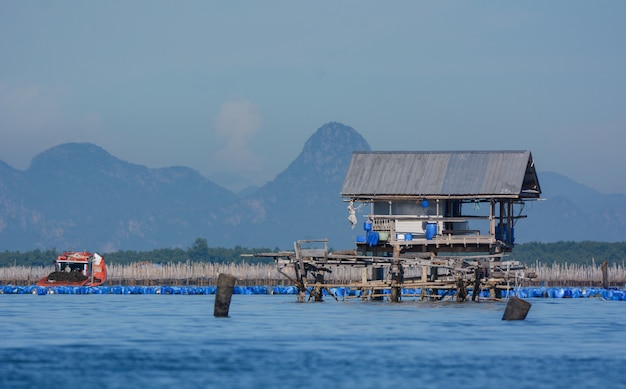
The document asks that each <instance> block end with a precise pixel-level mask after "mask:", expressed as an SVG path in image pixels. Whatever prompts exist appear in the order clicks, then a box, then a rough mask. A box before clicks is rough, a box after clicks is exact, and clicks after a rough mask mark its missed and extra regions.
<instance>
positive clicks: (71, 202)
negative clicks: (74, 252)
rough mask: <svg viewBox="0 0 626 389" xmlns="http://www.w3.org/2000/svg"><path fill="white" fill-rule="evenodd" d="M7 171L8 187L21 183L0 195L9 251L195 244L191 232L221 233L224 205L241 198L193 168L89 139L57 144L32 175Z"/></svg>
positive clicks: (0, 222)
mask: <svg viewBox="0 0 626 389" xmlns="http://www.w3.org/2000/svg"><path fill="white" fill-rule="evenodd" d="M7 173H8V174H7ZM0 174H2V176H1V177H0V178H1V182H2V189H4V188H5V187H11V188H13V190H12V191H10V192H8V191H2V194H1V195H0V196H1V197H0V202H1V203H0V238H1V239H2V244H1V246H0V247H1V248H2V249H8V250H15V249H22V250H28V249H34V248H51V247H56V248H58V249H60V250H63V249H70V248H76V249H92V250H100V251H104V252H106V251H115V250H120V249H131V250H140V249H148V248H154V247H169V246H177V245H188V244H189V242H190V238H188V236H190V235H191V236H200V235H201V233H202V232H204V230H215V231H217V232H219V228H217V226H219V219H220V217H221V214H220V213H219V209H220V207H223V206H226V205H228V204H231V203H233V202H236V201H238V200H239V199H238V198H237V196H236V195H234V194H233V193H231V192H230V191H228V190H227V189H224V188H222V187H220V186H218V185H216V184H214V183H211V182H210V181H208V180H207V179H205V178H203V177H202V176H201V175H200V174H199V173H198V172H196V171H194V170H192V169H189V168H185V167H170V168H164V169H149V168H147V167H144V166H140V165H134V164H131V163H128V162H125V161H122V160H120V159H118V158H115V157H113V156H112V155H110V154H109V153H107V152H106V151H105V150H103V149H102V148H100V147H98V146H95V145H92V144H86V143H68V144H63V145H60V146H57V147H53V148H51V149H49V150H47V151H45V152H43V153H41V154H39V155H37V156H36V157H35V158H34V159H33V161H32V163H31V165H30V167H29V168H28V169H27V170H26V171H25V172H23V173H21V174H20V173H19V172H16V171H11V170H8V171H7V170H6V168H5V169H3V170H0ZM2 189H0V190H2ZM216 204H217V206H214V205H216ZM191 241H193V239H192V238H191Z"/></svg>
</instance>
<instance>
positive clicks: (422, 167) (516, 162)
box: [341, 151, 540, 198]
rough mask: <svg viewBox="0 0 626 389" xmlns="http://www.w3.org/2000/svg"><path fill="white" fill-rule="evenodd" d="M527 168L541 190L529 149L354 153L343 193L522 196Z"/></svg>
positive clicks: (371, 195)
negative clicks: (530, 170)
mask: <svg viewBox="0 0 626 389" xmlns="http://www.w3.org/2000/svg"><path fill="white" fill-rule="evenodd" d="M529 167H532V176H533V177H534V182H535V183H536V189H537V190H538V188H539V187H538V185H539V183H538V181H537V180H536V175H535V170H534V167H533V165H532V156H531V154H530V151H451V152H442V151H439V152H437V151H412V152H355V153H353V154H352V161H351V162H350V168H349V169H348V173H347V175H346V178H345V180H344V183H343V188H342V190H341V195H342V196H343V197H361V198H363V197H368V196H369V197H377V196H391V197H393V196H498V197H502V196H504V197H509V196H510V197H519V195H520V194H521V193H522V191H523V189H524V182H525V181H524V177H525V173H526V170H527V168H529ZM538 191H539V190H538ZM539 192H540V191H539ZM537 196H538V194H537Z"/></svg>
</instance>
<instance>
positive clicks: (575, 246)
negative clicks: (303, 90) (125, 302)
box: [0, 238, 626, 267]
mask: <svg viewBox="0 0 626 389" xmlns="http://www.w3.org/2000/svg"><path fill="white" fill-rule="evenodd" d="M277 251H280V250H279V249H278V248H274V249H269V248H244V247H240V246H235V247H234V248H225V247H209V246H208V243H207V240H206V239H203V238H198V239H196V240H195V242H194V243H193V244H192V245H191V246H190V247H188V248H186V249H183V248H163V249H155V250H150V251H132V250H125V251H117V252H112V253H105V254H104V257H105V259H106V261H107V263H115V264H120V265H124V264H129V263H136V262H150V263H161V264H165V263H177V262H210V263H249V264H255V263H272V262H273V260H272V259H271V258H255V257H250V256H244V255H245V254H254V253H267V252H277ZM58 254H59V252H58V251H57V250H56V249H46V250H39V249H37V250H32V251H27V252H23V253H22V252H19V251H4V252H1V253H0V267H9V266H45V265H50V264H52V261H53V260H54V259H56V257H57V255H58ZM505 258H506V259H515V260H518V261H520V262H522V263H525V264H534V263H535V262H537V261H539V262H541V263H544V264H552V263H566V262H567V263H571V264H574V263H575V264H583V265H591V264H593V263H595V264H596V265H599V264H600V263H602V261H607V262H608V264H609V265H611V264H614V263H615V264H624V262H626V242H618V243H607V242H592V241H586V242H554V243H538V242H532V243H523V244H518V245H516V246H515V248H514V249H513V252H512V253H510V254H509V255H508V256H507V257H505Z"/></svg>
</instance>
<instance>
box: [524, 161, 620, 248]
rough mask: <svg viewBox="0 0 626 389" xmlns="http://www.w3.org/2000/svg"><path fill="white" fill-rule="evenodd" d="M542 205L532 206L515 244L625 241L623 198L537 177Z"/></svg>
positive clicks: (546, 175)
mask: <svg viewBox="0 0 626 389" xmlns="http://www.w3.org/2000/svg"><path fill="white" fill-rule="evenodd" d="M538 175H539V182H540V185H541V190H542V195H541V197H542V198H543V199H545V200H544V201H537V202H531V203H529V204H528V206H527V209H525V212H526V214H527V215H528V218H527V219H522V220H521V221H520V222H519V225H518V226H516V227H517V228H516V236H517V237H518V239H517V242H518V243H523V242H556V241H585V240H592V241H599V242H624V241H626V195H624V194H604V193H600V192H598V191H597V190H595V189H592V188H589V187H587V186H585V185H582V184H580V183H577V182H575V181H573V180H571V179H569V178H567V177H565V176H563V175H560V174H558V173H554V172H542V173H538Z"/></svg>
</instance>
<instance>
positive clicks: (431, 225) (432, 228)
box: [426, 222, 437, 240]
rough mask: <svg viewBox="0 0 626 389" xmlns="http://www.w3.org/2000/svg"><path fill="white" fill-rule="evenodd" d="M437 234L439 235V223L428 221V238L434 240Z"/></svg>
mask: <svg viewBox="0 0 626 389" xmlns="http://www.w3.org/2000/svg"><path fill="white" fill-rule="evenodd" d="M435 235H437V223H436V222H428V223H426V239H428V240H432V239H433V237H434V236H435Z"/></svg>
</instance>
